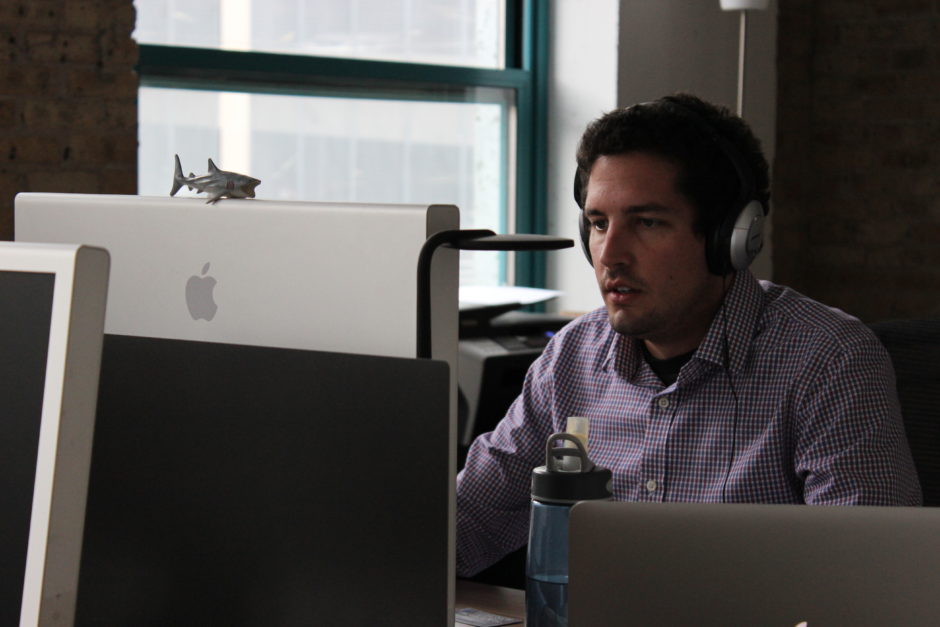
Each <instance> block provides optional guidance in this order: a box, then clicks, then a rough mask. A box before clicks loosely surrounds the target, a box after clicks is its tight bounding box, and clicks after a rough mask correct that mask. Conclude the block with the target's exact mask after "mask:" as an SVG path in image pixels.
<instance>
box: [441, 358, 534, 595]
mask: <svg viewBox="0 0 940 627" xmlns="http://www.w3.org/2000/svg"><path fill="white" fill-rule="evenodd" d="M551 362H552V353H551V350H550V348H546V350H545V352H543V353H542V355H541V356H539V358H538V359H537V360H536V361H535V362H534V363H533V364H532V366H531V367H530V368H529V371H528V373H527V374H526V378H525V381H524V383H523V387H522V392H521V394H520V395H519V397H518V398H517V399H516V400H515V402H514V403H513V404H512V406H511V407H510V408H509V411H508V412H507V414H506V416H505V417H504V418H503V420H502V421H500V423H499V424H498V425H497V427H496V429H495V430H494V431H492V432H491V433H486V434H483V435H481V436H480V437H478V438H477V439H476V440H475V441H474V442H473V444H472V445H471V447H470V450H469V451H468V453H467V461H466V464H465V466H464V468H463V470H461V471H460V473H459V474H458V475H457V574H458V575H459V576H463V577H466V576H470V575H473V574H476V573H477V572H479V571H481V570H483V569H484V568H486V567H487V566H490V565H491V564H493V563H495V562H497V561H498V560H499V559H500V558H501V557H503V556H504V555H506V554H508V553H510V552H512V551H514V550H516V549H518V548H519V547H521V546H522V545H524V544H525V543H526V541H527V540H528V532H529V502H530V498H531V497H530V494H529V492H530V485H531V477H532V469H533V468H535V467H536V466H540V465H543V464H544V463H545V460H544V451H545V440H546V439H547V438H548V436H549V435H551V433H552V428H551V427H552V418H551V410H550V407H551V396H552V386H551V378H552V375H551Z"/></svg>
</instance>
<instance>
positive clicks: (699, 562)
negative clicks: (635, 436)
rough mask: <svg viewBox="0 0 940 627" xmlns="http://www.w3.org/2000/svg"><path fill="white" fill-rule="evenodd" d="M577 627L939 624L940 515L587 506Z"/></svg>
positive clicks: (577, 561) (578, 564) (572, 588)
mask: <svg viewBox="0 0 940 627" xmlns="http://www.w3.org/2000/svg"><path fill="white" fill-rule="evenodd" d="M570 522H571V527H570V540H571V545H570V554H569V560H570V567H569V569H570V570H569V573H570V581H569V590H568V593H569V619H570V624H571V625H572V627H604V626H607V625H617V626H618V627H620V626H628V625H643V626H649V625H701V626H709V625H715V626H719V625H720V626H721V627H728V626H736V625H747V626H750V625H760V626H762V627H774V626H777V627H794V626H796V625H802V624H805V625H806V626H807V627H826V626H830V625H840V626H841V625H850V626H853V627H865V626H868V625H872V626H878V627H886V626H887V625H905V626H907V627H910V626H916V625H937V624H940V508H937V509H933V508H900V507H898V508H893V507H892V508H889V507H811V506H805V505H716V504H692V503H681V504H680V503H666V504H662V503H657V504H651V503H622V502H612V501H606V502H588V503H581V504H578V505H576V506H575V508H574V509H573V510H572V512H571V521H570Z"/></svg>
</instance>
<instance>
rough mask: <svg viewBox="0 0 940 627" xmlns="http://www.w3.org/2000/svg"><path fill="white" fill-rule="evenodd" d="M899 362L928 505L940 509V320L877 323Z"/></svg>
mask: <svg viewBox="0 0 940 627" xmlns="http://www.w3.org/2000/svg"><path fill="white" fill-rule="evenodd" d="M870 326H871V329H872V330H873V331H874V332H875V335H877V336H878V339H879V340H881V343H882V344H884V346H885V348H886V349H887V350H888V353H889V354H890V355H891V360H892V362H893V364H894V371H895V375H896V376H897V388H898V397H899V399H900V401H901V413H902V415H903V418H904V428H905V430H906V431H907V439H908V442H909V443H910V445H911V454H912V456H913V457H914V465H915V466H916V468H917V474H918V477H919V478H920V487H921V490H922V491H923V495H924V505H929V506H940V318H927V319H913V320H890V321H885V322H876V323H874V324H872V325H870Z"/></svg>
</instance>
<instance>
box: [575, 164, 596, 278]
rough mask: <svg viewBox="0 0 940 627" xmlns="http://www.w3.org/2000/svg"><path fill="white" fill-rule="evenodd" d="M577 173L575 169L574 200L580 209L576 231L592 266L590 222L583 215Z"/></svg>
mask: <svg viewBox="0 0 940 627" xmlns="http://www.w3.org/2000/svg"><path fill="white" fill-rule="evenodd" d="M578 174H579V173H578V170H575V171H574V186H573V191H574V201H575V202H576V203H577V204H578V208H579V209H580V210H581V211H580V215H579V216H578V233H580V234H581V251H582V252H583V253H584V256H585V257H587V260H588V263H589V264H591V265H592V266H593V265H594V260H593V259H591V247H590V243H589V239H590V237H591V223H590V222H588V219H587V217H585V215H584V206H583V205H582V204H581V177H580V176H579V175H578Z"/></svg>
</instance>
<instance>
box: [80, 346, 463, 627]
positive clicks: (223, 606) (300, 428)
mask: <svg viewBox="0 0 940 627" xmlns="http://www.w3.org/2000/svg"><path fill="white" fill-rule="evenodd" d="M98 405H99V410H98V419H97V428H96V431H95V441H94V454H93V456H92V463H91V477H90V484H89V494H88V506H87V518H86V525H85V537H84V548H83V552H82V561H81V569H80V578H79V594H78V604H77V612H76V625H78V626H88V625H137V626H146V625H154V626H156V625H227V626H233V627H237V626H246V627H250V626H255V625H257V626H262V625H264V626H267V625H285V626H288V625H357V626H358V625H405V624H407V625H429V626H432V625H433V626H435V627H437V626H439V625H445V624H452V623H453V615H452V614H449V610H448V574H449V567H448V507H449V503H450V500H449V499H450V496H449V494H450V489H451V485H450V480H449V477H450V476H451V475H450V473H449V472H448V467H449V464H450V462H449V455H448V448H449V447H448V443H449V424H448V414H449V369H448V366H447V364H446V363H443V362H440V361H432V360H418V359H408V358H399V357H375V356H368V355H353V354H346V353H331V352H322V351H310V350H293V349H285V348H267V347H259V346H243V345H234V344H223V343H210V342H196V341H185V340H170V339H154V338H142V337H130V336H119V335H106V336H105V341H104V353H103V357H102V366H101V388H100V396H99V404H98Z"/></svg>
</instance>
